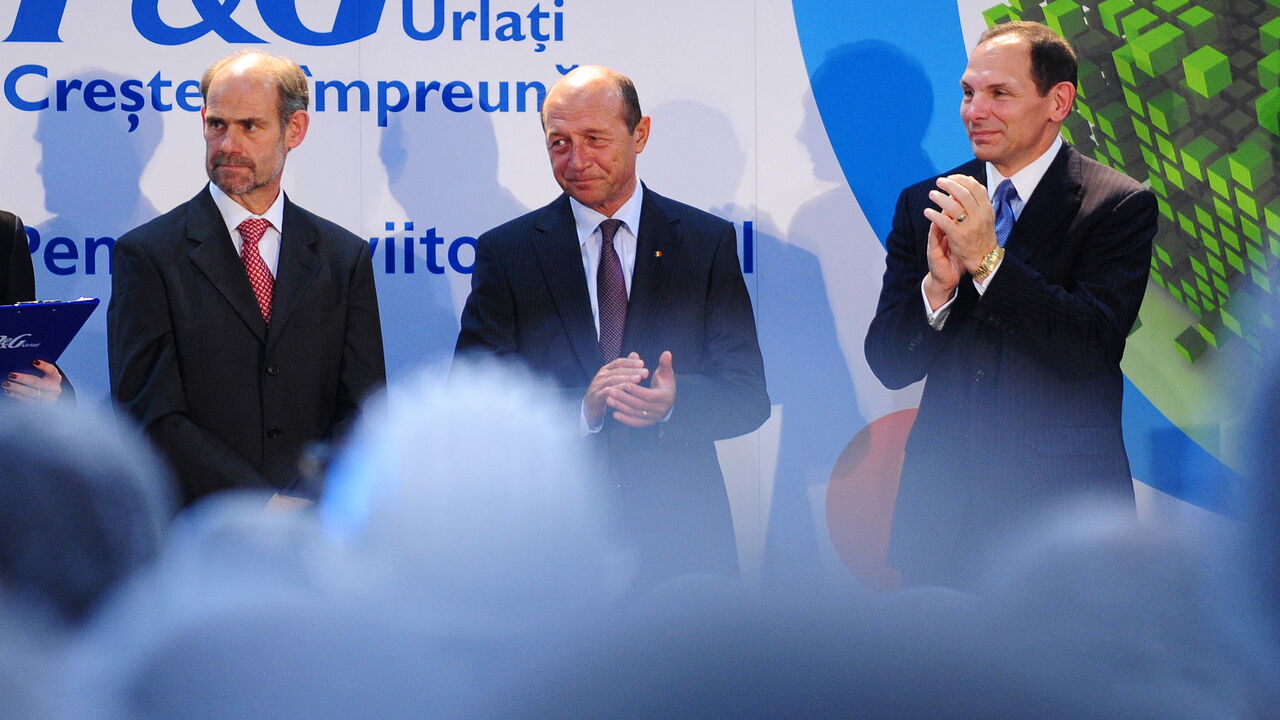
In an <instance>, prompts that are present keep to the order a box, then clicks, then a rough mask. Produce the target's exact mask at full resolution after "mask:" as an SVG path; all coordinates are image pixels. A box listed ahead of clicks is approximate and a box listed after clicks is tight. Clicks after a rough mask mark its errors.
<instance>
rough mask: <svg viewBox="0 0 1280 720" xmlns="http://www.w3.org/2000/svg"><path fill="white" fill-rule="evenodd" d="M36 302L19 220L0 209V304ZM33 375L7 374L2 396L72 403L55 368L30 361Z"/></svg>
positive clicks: (66, 384) (0, 383)
mask: <svg viewBox="0 0 1280 720" xmlns="http://www.w3.org/2000/svg"><path fill="white" fill-rule="evenodd" d="M35 299H36V276H35V270H34V268H32V267H31V250H30V249H29V247H28V244H27V229H26V227H25V226H24V225H23V224H22V219H21V218H19V217H18V216H17V215H14V214H13V213H11V212H5V211H4V210H0V305H13V304H14V303H20V302H29V301H31V300H35ZM32 367H33V368H34V369H35V370H36V372H35V373H27V372H11V373H9V375H8V376H7V377H5V378H4V379H3V380H0V391H3V393H4V395H5V397H11V398H14V399H17V400H24V401H27V402H46V403H52V402H57V401H58V400H63V399H65V400H74V399H75V390H74V389H72V387H71V383H69V382H67V380H66V378H64V377H63V376H62V371H61V370H59V369H58V366H57V365H54V364H53V363H51V362H45V361H44V360H33V361H32Z"/></svg>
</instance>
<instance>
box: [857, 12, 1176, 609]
mask: <svg viewBox="0 0 1280 720" xmlns="http://www.w3.org/2000/svg"><path fill="white" fill-rule="evenodd" d="M1075 80H1076V59H1075V53H1074V51H1073V50H1072V48H1071V46H1070V45H1069V44H1068V43H1067V42H1066V41H1065V40H1063V39H1062V38H1061V37H1059V36H1058V35H1057V34H1055V33H1054V32H1053V31H1051V30H1049V29H1048V28H1046V27H1044V26H1043V25H1039V24H1037V23H1025V22H1020V23H1009V24H1006V25H999V26H996V27H995V28H992V29H990V30H988V31H987V32H986V33H985V34H983V36H982V39H981V41H980V42H979V44H978V46H977V47H976V48H975V49H974V51H973V54H972V55H971V56H970V59H969V65H968V67H967V69H966V70H965V73H964V75H963V76H962V78H961V82H960V84H961V88H962V89H963V92H964V99H963V101H962V103H961V108H960V115H961V119H962V120H963V121H964V124H965V128H966V130H967V131H968V134H969V138H970V141H971V144H972V146H973V153H974V155H975V156H976V159H975V160H973V161H970V162H968V163H966V164H964V165H961V166H960V167H958V168H956V169H955V170H952V171H950V172H949V173H947V174H946V176H945V177H941V178H936V179H930V180H927V181H925V182H922V183H920V184H918V185H913V186H911V187H909V188H907V189H906V190H904V191H903V193H902V195H901V197H900V198H899V200H898V206H897V211H896V215H895V217H894V221H893V230H892V231H891V232H890V235H889V238H888V241H887V242H886V249H887V251H888V256H887V259H886V268H885V274H884V287H883V289H882V290H881V293H880V301H879V305H878V307H877V309H876V316H875V318H874V319H873V320H872V322H871V325H870V327H869V329H868V331H867V338H866V355H867V362H868V363H869V365H870V366H871V368H872V370H873V371H874V372H875V374H876V376H877V377H878V378H879V379H880V380H881V382H883V383H884V384H885V385H886V386H888V387H890V388H901V387H905V386H906V385H909V384H911V383H913V382H916V381H917V380H920V379H922V378H925V386H924V394H923V397H922V398H921V400H920V410H919V414H918V415H917V417H916V422H915V425H914V427H913V428H912V431H911V435H910V437H909V438H908V440H907V447H906V458H905V462H904V464H903V468H902V477H901V482H900V485H899V490H898V499H897V505H896V508H895V512H894V524H893V532H892V539H891V541H890V547H889V562H890V564H891V565H892V566H894V567H897V568H899V569H900V570H902V572H903V579H904V581H905V582H907V583H936V584H945V585H958V586H965V585H967V584H969V583H970V582H971V581H972V580H973V577H972V573H973V570H974V569H975V568H974V562H975V561H976V560H977V559H978V558H979V557H980V556H981V554H982V553H983V551H984V546H987V545H988V544H989V543H991V542H992V541H993V540H998V539H1000V538H1001V537H1002V536H1004V535H1005V534H1007V533H1008V532H1010V531H1011V530H1013V529H1015V528H1017V527H1018V526H1019V525H1021V524H1022V523H1026V522H1029V521H1031V520H1033V519H1034V518H1035V515H1036V511H1037V509H1042V508H1045V507H1048V506H1050V505H1051V504H1052V503H1054V502H1056V501H1060V500H1062V499H1063V498H1066V497H1069V496H1071V495H1073V494H1076V493H1085V492H1091V493H1100V494H1104V495H1110V496H1119V497H1121V498H1124V499H1125V500H1126V501H1127V502H1128V503H1132V502H1133V486H1132V481H1131V477H1130V474H1129V463H1128V459H1127V457H1126V455H1125V449H1124V441H1123V439H1122V436H1121V430H1120V401H1121V395H1122V392H1123V379H1122V376H1121V372H1120V358H1121V355H1122V354H1123V352H1124V345H1125V337H1126V336H1127V334H1128V333H1129V330H1130V328H1131V327H1132V326H1133V322H1134V319H1135V318H1136V317H1137V312H1138V307H1139V305H1140V304H1141V303H1142V296H1143V292H1144V290H1145V288H1146V282H1147V272H1148V264H1149V262H1150V255H1151V239H1152V237H1153V236H1154V234H1155V231H1156V202H1155V197H1154V196H1153V195H1152V194H1151V192H1150V191H1148V190H1146V189H1145V188H1143V187H1142V186H1141V185H1140V184H1138V183H1137V182H1135V181H1133V180H1132V179H1130V178H1128V177H1126V176H1124V175H1122V174H1120V173H1118V172H1115V171H1114V170H1111V169H1109V168H1106V167H1104V166H1102V165H1100V164H1098V163H1096V162H1094V161H1093V160H1090V159H1088V158H1086V157H1083V156H1082V155H1080V154H1079V153H1077V152H1076V151H1075V150H1074V149H1073V148H1071V146H1069V145H1067V144H1065V143H1063V142H1062V140H1061V139H1060V138H1059V135H1058V131H1059V128H1060V126H1061V124H1062V121H1063V119H1065V118H1066V116H1067V114H1068V113H1069V112H1070V111H1071V106H1072V103H1073V102H1074V100H1075Z"/></svg>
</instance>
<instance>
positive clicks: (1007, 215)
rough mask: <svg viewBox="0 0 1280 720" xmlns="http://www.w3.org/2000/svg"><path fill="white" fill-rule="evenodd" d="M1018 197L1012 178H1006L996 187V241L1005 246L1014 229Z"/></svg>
mask: <svg viewBox="0 0 1280 720" xmlns="http://www.w3.org/2000/svg"><path fill="white" fill-rule="evenodd" d="M1017 197H1018V189H1017V188H1015V187H1014V186H1013V181H1012V180H1005V181H1004V182H1002V183H1000V185H999V186H998V187H997V188H996V197H995V206H996V242H998V243H1000V247H1004V244H1005V243H1006V242H1008V240H1009V233H1010V232H1012V231H1013V220H1014V217H1013V201H1014V200H1015V199H1017Z"/></svg>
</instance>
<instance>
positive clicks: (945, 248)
mask: <svg viewBox="0 0 1280 720" xmlns="http://www.w3.org/2000/svg"><path fill="white" fill-rule="evenodd" d="M937 184H938V189H937V190H930V191H929V199H930V200H932V201H933V202H934V203H936V204H937V206H938V209H937V210H935V209H933V208H925V210H924V216H925V219H927V220H928V221H929V223H930V224H929V247H928V251H927V255H928V260H929V274H928V275H927V276H926V277H925V280H924V286H925V293H926V294H927V295H928V297H929V304H930V305H931V306H932V307H933V308H934V309H935V310H936V309H937V308H938V307H939V306H941V305H942V304H943V303H945V302H946V301H947V300H949V299H950V298H951V295H952V293H953V292H954V291H955V288H956V286H957V285H959V284H960V278H961V277H963V276H964V275H966V274H968V273H972V272H973V271H974V270H977V269H978V267H979V266H980V265H982V258H983V256H984V255H986V254H987V253H988V252H990V251H991V250H992V249H993V248H995V247H996V244H997V243H996V227H995V225H996V214H995V209H994V208H993V207H992V206H991V200H990V199H989V198H988V197H987V188H986V186H984V185H983V184H982V183H980V182H978V181H977V180H975V179H974V178H971V177H969V176H968V175H948V176H946V177H940V178H938V181H937Z"/></svg>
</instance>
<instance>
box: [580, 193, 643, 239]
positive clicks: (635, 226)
mask: <svg viewBox="0 0 1280 720" xmlns="http://www.w3.org/2000/svg"><path fill="white" fill-rule="evenodd" d="M643 201H644V184H643V183H641V182H640V181H638V180H637V181H636V189H635V190H634V191H632V193H631V197H629V198H627V201H626V202H624V203H622V207H620V208H618V211H617V212H615V213H614V214H613V217H614V218H615V219H617V220H621V221H622V224H623V225H624V226H625V227H626V228H627V232H629V233H631V235H632V237H640V206H641V205H642V204H643ZM569 207H570V209H572V210H573V222H574V224H575V225H577V229H578V244H579V245H585V244H586V242H587V240H588V239H590V238H591V233H593V232H595V230H596V228H598V227H600V223H601V222H603V221H605V220H608V218H606V217H605V216H604V215H601V214H600V213H598V212H596V211H595V210H592V209H591V208H589V207H587V206H586V205H583V204H582V203H580V202H578V201H577V200H574V199H573V198H572V197H570V198H569Z"/></svg>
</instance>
